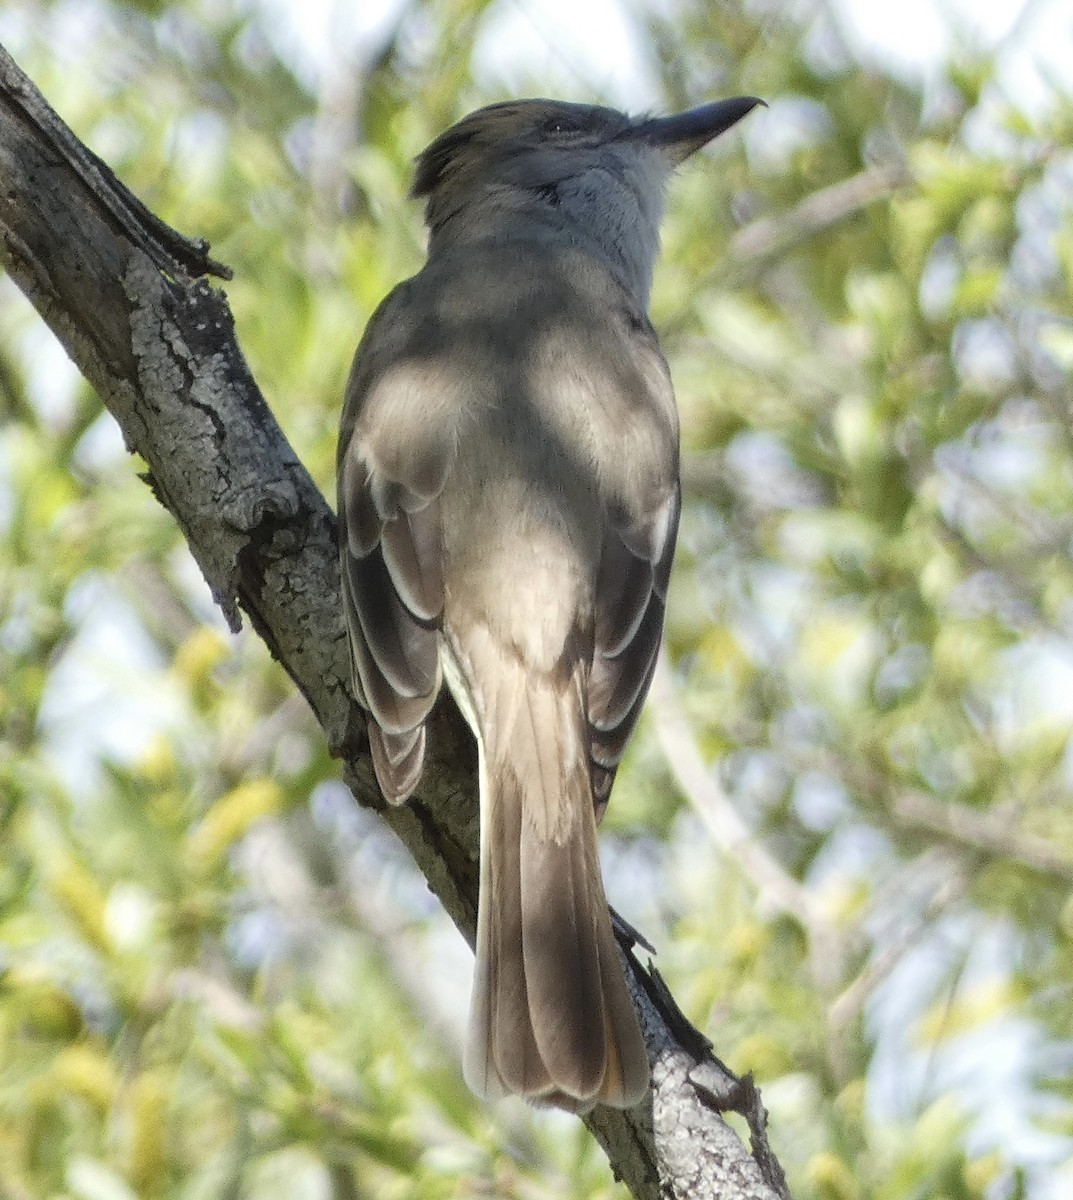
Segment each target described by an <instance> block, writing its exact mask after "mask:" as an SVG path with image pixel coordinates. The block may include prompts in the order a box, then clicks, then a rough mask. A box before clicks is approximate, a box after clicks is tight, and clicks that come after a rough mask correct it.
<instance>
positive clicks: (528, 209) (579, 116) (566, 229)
mask: <svg viewBox="0 0 1073 1200" xmlns="http://www.w3.org/2000/svg"><path fill="white" fill-rule="evenodd" d="M761 103H762V101H760V100H758V99H756V98H754V97H752V96H746V97H738V98H735V99H732V100H720V101H717V102H715V103H712V104H704V105H701V106H700V107H699V108H693V109H689V110H688V111H687V112H683V113H678V114H676V115H674V116H669V117H636V118H635V117H629V116H627V115H626V114H625V113H621V112H618V111H617V110H616V109H613V108H603V107H601V106H599V105H593V104H568V103H565V102H562V101H558V100H513V101H508V102H506V103H503V104H492V105H490V106H489V107H487V108H482V109H478V111H477V112H474V113H470V114H469V116H467V117H464V118H463V119H462V120H461V121H459V122H458V123H457V124H456V125H452V126H451V128H450V129H448V130H446V131H445V132H444V133H442V134H441V135H440V136H439V137H438V138H437V139H436V140H435V141H434V142H433V143H432V144H431V145H430V146H429V147H428V148H427V149H426V150H425V151H424V152H423V153H422V154H421V155H419V156H418V159H417V172H416V176H415V179H414V186H413V195H414V196H415V197H418V198H423V199H424V200H425V205H426V207H425V214H426V220H427V223H428V226H429V229H430V230H431V233H432V238H433V243H434V244H435V243H436V241H437V239H438V238H440V237H443V236H446V237H447V238H450V239H458V238H469V237H475V236H482V235H484V234H487V233H489V232H493V235H494V236H500V235H501V233H502V230H503V228H504V227H506V228H507V229H508V230H509V229H511V228H515V229H517V228H521V229H524V228H526V227H527V226H534V225H536V226H543V227H545V228H548V229H554V230H557V231H558V232H559V233H560V234H567V235H568V236H571V237H572V238H575V237H576V238H578V239H580V240H582V241H584V240H586V239H595V241H596V242H597V243H598V244H600V245H601V246H603V247H604V248H607V249H608V250H609V251H611V252H612V253H615V254H617V253H619V251H620V250H622V249H623V248H624V246H625V244H626V243H629V244H631V245H632V246H633V247H635V248H634V249H629V248H626V253H627V254H628V255H629V256H632V257H636V258H637V259H638V261H639V262H641V261H647V263H648V266H647V271H642V272H641V274H642V275H646V274H647V276H649V277H650V275H651V267H652V263H654V261H655V256H656V251H657V249H658V231H659V222H660V218H661V216H662V212H663V191H664V185H665V183H666V181H667V178H668V176H669V175H670V173H671V171H672V170H673V169H674V168H675V167H676V166H678V164H679V163H681V162H683V161H684V160H685V159H687V158H688V157H689V156H690V155H691V154H693V153H694V152H695V151H696V150H699V149H700V148H701V147H702V146H704V145H706V144H707V143H708V142H710V141H711V140H712V139H713V138H715V137H718V135H719V134H721V133H723V132H725V131H726V130H727V129H729V128H730V127H731V126H732V125H734V124H736V123H737V122H738V121H739V120H741V118H742V117H744V116H745V115H746V114H747V113H748V112H750V111H751V110H752V109H753V108H755V107H756V105H757V104H761ZM644 290H645V291H646V292H647V284H645V287H644Z"/></svg>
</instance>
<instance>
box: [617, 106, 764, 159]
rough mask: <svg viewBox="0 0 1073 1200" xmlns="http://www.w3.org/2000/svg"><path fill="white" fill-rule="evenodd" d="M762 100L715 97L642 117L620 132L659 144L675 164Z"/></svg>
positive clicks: (722, 131) (652, 144) (734, 122)
mask: <svg viewBox="0 0 1073 1200" xmlns="http://www.w3.org/2000/svg"><path fill="white" fill-rule="evenodd" d="M763 103H764V101H763V100H760V99H758V98H757V97H756V96H735V97H734V98H733V99H732V100H717V101H715V103H713V104H702V105H700V107H699V108H691V109H689V110H688V111H687V112H683V113H675V114H674V116H670V117H647V118H643V119H641V120H640V121H637V122H635V123H634V124H633V125H631V126H630V127H629V128H628V129H627V130H626V131H625V132H624V134H623V135H621V136H624V137H627V138H629V139H630V140H634V139H637V140H639V141H643V142H647V143H648V144H649V145H650V146H656V147H658V148H659V149H660V150H662V151H663V153H664V154H666V155H667V157H668V158H669V159H670V160H671V162H672V163H673V164H674V165H675V166H677V165H678V164H679V163H680V162H684V161H685V160H686V159H687V158H688V157H689V156H690V155H691V154H693V153H694V152H695V151H697V150H699V149H700V148H701V146H706V145H707V144H708V142H710V141H711V140H712V138H717V137H718V136H719V135H720V134H721V133H725V132H726V131H727V130H728V129H729V128H730V127H731V126H732V125H736V124H737V123H738V122H739V121H740V120H741V119H742V117H744V116H745V115H746V114H747V113H750V112H752V110H753V109H754V108H756V106H757V105H758V104H763Z"/></svg>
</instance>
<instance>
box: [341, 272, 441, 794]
mask: <svg viewBox="0 0 1073 1200" xmlns="http://www.w3.org/2000/svg"><path fill="white" fill-rule="evenodd" d="M411 308H412V306H411V305H408V303H407V285H405V284H403V285H401V286H400V288H397V289H396V290H395V292H393V293H392V294H391V296H389V297H388V299H387V300H386V301H385V302H384V304H383V305H381V307H380V309H379V310H378V311H377V313H376V314H375V315H374V317H373V319H372V321H371V322H370V324H369V326H368V328H367V330H366V333H365V336H364V338H363V339H362V344H361V345H360V346H359V347H358V352H357V355H356V357H355V361H354V368H353V370H352V371H351V375H350V380H349V382H348V384H347V393H346V401H345V404H344V408H343V421H342V428H341V432H340V441H339V461H338V517H339V557H340V566H341V569H342V583H343V604H344V610H345V614H346V622H347V627H348V630H349V634H350V638H349V641H350V651H351V663H352V668H353V680H354V687H355V691H356V692H357V695H358V699H359V701H360V702H361V703H362V704H363V705H364V706H365V708H366V709H367V710H368V712H369V714H370V718H371V720H370V722H369V740H370V743H371V746H372V753H373V763H374V766H375V768H376V774H377V778H378V780H379V782H380V786H381V789H382V790H383V792H384V795H385V797H386V798H387V799H388V800H389V801H391V802H392V803H396V804H398V803H401V802H402V801H404V800H405V799H407V797H408V796H409V795H410V793H411V792H412V791H413V789H414V788H415V787H416V785H417V782H418V779H419V778H420V775H421V768H422V765H423V760H424V748H425V719H426V718H427V716H428V714H429V711H430V710H431V708H432V705H433V703H434V702H435V699H436V695H437V693H438V692H439V687H440V664H439V648H440V633H439V629H440V621H441V616H442V612H443V573H442V561H441V556H442V545H441V542H442V538H441V528H440V503H439V497H440V492H441V490H442V487H443V483H444V480H445V478H446V476H447V471H448V468H449V465H450V460H451V446H450V439H449V438H447V437H445V436H444V432H443V429H442V426H441V427H440V428H437V426H436V424H435V423H434V422H433V421H430V420H429V409H430V408H434V407H435V402H434V400H432V401H430V399H429V396H428V394H427V387H426V383H427V382H428V381H427V366H422V365H421V363H420V361H419V360H416V359H414V358H411V357H408V356H407V354H406V345H407V341H408V338H407V333H408V327H409V331H410V332H412V325H413V320H414V316H413V313H412V312H411V311H410V309H411Z"/></svg>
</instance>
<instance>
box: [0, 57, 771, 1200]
mask: <svg viewBox="0 0 1073 1200" xmlns="http://www.w3.org/2000/svg"><path fill="white" fill-rule="evenodd" d="M0 182H2V184H3V186H2V188H0V259H2V261H3V263H4V265H5V266H6V268H7V270H8V271H9V273H10V274H11V277H12V278H13V279H14V281H15V282H16V283H17V284H18V286H19V287H20V288H21V289H22V291H23V292H25V294H26V295H27V296H28V297H29V299H30V301H31V303H32V304H33V305H34V306H35V308H36V309H37V310H38V312H39V313H40V314H41V316H42V318H43V319H44V320H45V321H46V323H47V324H48V325H49V326H50V328H51V329H52V330H53V332H54V333H55V334H56V336H57V337H58V338H59V339H60V341H61V342H62V343H63V345H64V347H65V348H66V350H67V352H68V353H69V354H70V356H71V358H72V360H73V361H74V362H75V363H76V365H77V366H78V368H79V370H80V371H81V372H82V373H83V375H84V376H85V377H86V379H87V380H89V382H90V383H91V384H92V386H93V387H94V388H95V389H96V391H97V394H98V395H99V396H100V398H101V400H102V401H103V403H104V404H105V405H106V406H107V408H108V409H109V411H110V412H111V413H112V415H113V416H114V418H115V420H116V421H117V422H118V424H119V426H120V428H121V429H122V431H123V435H124V437H125V439H126V442H127V445H128V447H129V448H130V449H131V450H133V451H137V452H138V454H140V455H141V456H142V458H143V459H144V460H145V461H146V462H147V463H148V464H149V474H148V477H147V482H148V483H149V484H150V486H151V487H152V489H153V491H154V493H155V495H156V497H157V499H158V500H159V501H160V502H161V503H162V504H163V505H164V506H165V507H166V508H167V509H168V511H169V512H170V513H171V514H172V515H173V516H174V518H175V520H176V521H177V522H178V524H179V526H180V528H181V529H182V531H183V533H184V535H185V537H186V539H187V541H188V542H189V545H190V549H191V551H192V553H193V555H194V557H195V558H196V560H197V562H198V564H199V565H200V567H201V570H202V572H203V573H204V576H205V579H206V580H207V582H208V584H209V587H210V588H211V589H212V593H213V596H214V597H215V599H216V601H217V603H218V604H219V605H220V607H221V609H222V610H223V612H224V613H225V615H226V617H227V620H228V621H229V623H230V624H231V626H232V627H233V628H235V629H237V628H238V627H239V625H240V623H241V615H242V614H243V613H245V615H246V617H247V618H248V619H249V620H250V622H251V623H252V625H253V627H254V629H255V630H256V631H257V633H258V634H259V635H260V636H261V637H262V638H263V639H264V641H265V642H266V643H267V645H268V647H269V649H270V650H271V652H272V654H273V655H274V656H275V657H276V658H277V659H278V660H279V662H280V663H281V664H282V665H283V667H284V668H285V669H286V671H287V672H288V674H289V675H290V677H291V678H292V679H293V681H294V683H295V685H296V686H297V687H298V689H299V690H300V691H301V692H302V694H303V695H304V696H305V698H306V700H307V701H308V702H309V704H310V706H311V708H312V709H313V712H314V713H315V714H316V717H317V720H318V721H319V722H320V725H321V727H322V728H323V730H324V735H325V737H326V738H327V740H328V745H329V746H330V748H331V751H332V753H333V754H334V755H336V756H337V757H338V758H339V759H340V760H341V761H342V764H343V773H344V776H345V778H346V780H347V782H348V784H349V785H350V787H351V790H352V791H353V793H354V796H355V798H356V800H357V801H358V803H360V804H362V805H365V806H367V807H370V808H374V809H377V810H378V811H380V812H381V813H382V815H383V818H384V820H386V821H387V822H388V823H389V824H390V825H391V827H392V828H393V829H394V831H395V832H396V834H397V835H398V836H399V837H400V838H401V840H402V841H403V842H404V843H405V845H406V847H407V848H408V849H409V851H410V853H411V854H412V855H413V857H414V859H415V861H416V863H417V865H418V867H419V869H420V870H421V871H422V872H424V874H425V876H426V877H427V879H428V882H429V885H430V886H431V887H432V889H433V891H435V893H436V894H437V896H439V898H440V900H441V901H442V903H443V905H444V907H445V908H446V909H447V911H448V913H449V914H450V915H451V917H452V918H453V920H454V921H455V923H456V924H457V925H458V927H459V929H460V930H461V931H462V933H463V935H464V936H465V937H466V938H467V939H468V940H469V941H470V943H471V944H472V941H473V937H474V931H475V926H476V904H477V811H476V778H475V754H474V751H473V746H472V741H471V738H470V735H469V732H468V730H467V729H466V727H465V725H464V724H463V722H462V720H461V718H460V716H459V715H458V713H457V711H455V709H454V708H453V706H451V705H450V703H449V702H447V701H444V702H443V703H441V705H440V707H439V709H438V711H437V713H436V716H435V719H434V729H433V737H432V739H431V744H432V751H431V754H430V756H429V759H428V762H427V767H426V771H425V777H424V781H423V783H422V786H421V788H420V789H419V794H418V795H417V796H416V797H415V798H414V800H413V801H412V802H411V803H409V804H408V805H406V806H405V807H403V808H401V809H390V810H386V809H385V806H384V804H383V802H382V800H381V798H380V795H379V793H378V791H377V788H376V784H375V782H374V779H373V773H372V767H371V764H370V761H369V755H368V743H367V740H366V737H365V727H364V721H363V719H362V715H361V712H360V710H359V709H358V708H357V706H356V705H355V704H354V701H353V698H352V696H351V694H350V687H349V682H348V673H349V668H348V655H347V649H346V640H345V638H346V635H345V631H344V628H343V619H342V607H341V604H340V600H339V575H338V563H337V559H336V550H335V521H334V517H333V515H332V512H331V510H330V509H329V507H328V505H327V504H326V502H325V500H324V498H323V496H321V494H320V492H319V491H318V490H317V488H316V486H315V484H314V483H313V481H312V480H311V479H310V477H309V475H308V474H307V473H306V471H305V470H304V468H303V467H302V464H301V463H300V462H299V461H298V459H297V457H296V456H295V454H294V452H293V451H292V450H291V448H290V446H289V445H288V444H287V441H286V439H285V438H284V437H283V434H282V432H281V431H280V429H279V426H278V425H277V423H276V421H275V418H274V417H273V416H272V413H271V412H270V411H269V409H268V407H267V405H266V404H265V402H264V399H263V398H262V396H261V393H260V391H259V390H258V388H257V384H256V383H255V382H254V380H253V378H252V376H251V375H250V372H249V369H248V367H247V365H246V363H245V361H244V359H243V357H242V353H241V351H240V349H239V347H238V344H237V342H236V341H235V337H234V328H233V322H232V318H231V314H230V311H229V309H228V306H227V302H226V298H225V296H224V294H223V292H221V291H219V290H218V289H216V288H214V287H213V286H211V285H210V283H209V282H208V277H210V276H212V275H216V276H223V277H226V276H227V274H228V272H227V271H226V269H225V268H222V267H220V266H219V264H216V263H214V262H213V261H212V260H211V259H210V258H209V257H208V255H207V253H206V251H207V247H206V246H205V245H204V244H202V243H196V242H190V241H187V240H186V239H185V238H183V237H181V236H180V235H178V234H177V233H175V231H174V230H171V229H170V228H168V227H167V226H166V225H164V224H163V222H161V221H160V220H159V219H158V218H156V217H154V216H153V214H152V213H150V212H149V211H148V210H147V209H146V208H144V206H143V205H141V204H140V203H139V202H138V201H137V200H136V199H135V198H134V197H133V196H132V195H131V194H130V193H129V192H128V191H127V189H126V188H125V187H123V185H122V184H121V183H119V181H118V180H117V179H116V178H115V177H114V176H113V174H112V172H111V171H110V170H109V169H108V168H107V166H105V164H104V163H102V162H101V161H100V160H99V159H97V158H96V157H95V156H94V155H93V154H92V153H91V152H90V151H89V150H87V149H86V147H85V146H83V145H82V144H81V143H80V142H79V141H78V140H77V139H76V138H75V136H74V134H73V133H71V131H70V130H69V129H68V128H67V127H66V126H65V125H64V124H63V122H62V121H61V120H60V119H59V117H58V116H57V115H56V114H55V113H54V112H53V111H52V109H51V108H49V106H48V105H47V103H46V102H45V101H44V99H43V98H42V97H41V95H40V93H38V92H37V90H36V89H35V88H34V86H33V85H32V84H31V83H30V81H29V80H28V79H27V78H26V77H25V76H24V75H23V74H22V73H21V72H20V71H19V69H18V67H17V66H16V65H15V63H14V62H13V61H12V60H11V58H10V57H9V56H8V55H7V54H6V52H4V51H3V49H2V48H0ZM341 391H342V380H341V381H340V392H341ZM622 941H623V946H624V950H625V952H626V960H627V964H628V967H629V970H628V975H629V978H630V985H631V990H632V992H633V995H634V999H635V1001H636V1003H637V1004H638V1007H639V1010H640V1012H641V1015H642V1025H643V1028H644V1031H645V1038H646V1042H647V1044H648V1047H649V1052H650V1056H651V1058H652V1061H653V1064H654V1066H653V1087H652V1093H651V1095H650V1096H649V1097H648V1098H647V1099H646V1100H645V1102H644V1103H643V1104H642V1105H640V1106H638V1107H637V1108H636V1109H633V1110H631V1111H628V1112H619V1111H616V1110H612V1109H597V1110H595V1111H594V1112H593V1113H591V1114H589V1116H587V1117H586V1118H585V1121H586V1124H587V1125H588V1127H589V1128H590V1130H591V1131H592V1132H593V1134H594V1135H595V1136H596V1137H597V1138H598V1140H599V1141H600V1143H601V1145H602V1146H603V1147H604V1149H605V1150H606V1152H607V1155H608V1158H609V1160H610V1163H611V1168H612V1170H613V1171H614V1172H615V1175H616V1176H617V1177H618V1178H620V1179H621V1180H622V1181H623V1182H624V1183H625V1184H626V1186H627V1187H628V1188H629V1189H630V1191H631V1192H632V1193H633V1194H634V1196H636V1197H637V1198H638V1200H657V1198H675V1200H685V1197H690V1198H691V1200H699V1198H712V1200H714V1198H716V1197H718V1198H719V1200H776V1198H782V1200H786V1198H787V1197H788V1196H789V1193H788V1191H787V1190H786V1184H785V1180H784V1178H783V1174H782V1170H781V1168H780V1167H779V1165H778V1163H777V1161H776V1160H775V1158H774V1156H773V1155H772V1153H771V1151H770V1148H769V1146H768V1142H767V1135H766V1127H765V1113H764V1110H763V1107H762V1106H761V1104H760V1099H759V1094H758V1093H757V1091H756V1089H755V1088H754V1087H753V1085H752V1082H751V1080H749V1079H747V1078H746V1079H739V1078H737V1077H736V1076H734V1075H733V1074H732V1073H731V1072H730V1071H729V1070H728V1069H727V1068H726V1067H725V1066H724V1065H723V1064H722V1063H721V1062H719V1060H718V1059H717V1058H715V1057H714V1056H713V1055H712V1053H711V1047H710V1045H709V1043H708V1042H707V1041H706V1040H705V1039H704V1037H703V1036H702V1035H701V1034H699V1033H698V1032H697V1031H696V1030H695V1029H693V1028H692V1026H690V1025H689V1024H688V1022H687V1021H686V1020H685V1018H684V1017H683V1016H682V1014H681V1013H680V1011H679V1010H678V1008H677V1006H676V1005H675V1003H674V1001H673V999H672V998H671V996H670V993H669V992H668V991H667V990H666V988H665V987H664V985H663V983H662V980H661V979H660V977H659V975H658V973H656V972H655V970H654V969H653V968H652V966H651V963H649V965H648V966H647V968H646V967H645V966H643V965H642V964H641V962H640V961H639V960H638V957H637V948H638V946H639V944H640V943H638V942H637V941H636V940H635V939H634V938H633V937H632V936H631V934H630V932H628V931H623V935H622ZM730 1111H733V1112H738V1113H741V1114H742V1115H743V1116H745V1118H746V1119H747V1121H748V1123H749V1126H750V1130H751V1133H752V1150H751V1152H750V1150H749V1149H748V1148H746V1146H745V1145H744V1144H743V1143H742V1141H741V1140H740V1139H739V1138H738V1136H737V1135H736V1133H735V1132H734V1131H733V1130H732V1129H731V1128H730V1126H729V1125H728V1124H727V1123H726V1122H725V1121H724V1120H723V1118H722V1115H721V1114H722V1113H724V1112H730Z"/></svg>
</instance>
